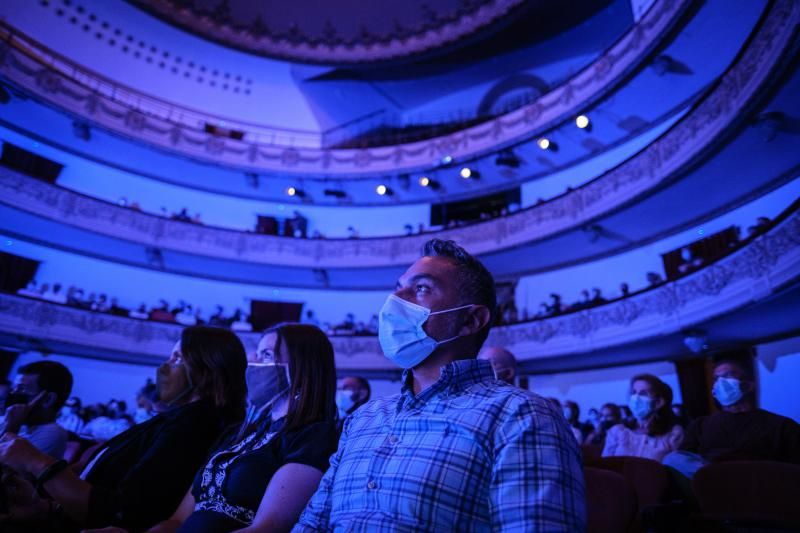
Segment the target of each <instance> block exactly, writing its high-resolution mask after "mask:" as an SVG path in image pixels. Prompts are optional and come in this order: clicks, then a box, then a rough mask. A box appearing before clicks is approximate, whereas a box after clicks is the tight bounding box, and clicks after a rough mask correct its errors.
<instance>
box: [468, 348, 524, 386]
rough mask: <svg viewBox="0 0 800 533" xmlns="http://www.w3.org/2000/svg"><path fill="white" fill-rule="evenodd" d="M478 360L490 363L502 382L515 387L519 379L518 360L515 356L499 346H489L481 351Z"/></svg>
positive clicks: (495, 374)
mask: <svg viewBox="0 0 800 533" xmlns="http://www.w3.org/2000/svg"><path fill="white" fill-rule="evenodd" d="M478 359H481V360H485V361H489V363H491V365H492V370H493V371H494V376H495V377H496V378H497V379H499V380H500V381H505V382H506V383H508V384H509V385H514V380H515V379H516V377H517V358H516V357H514V354H513V353H511V352H509V351H508V350H506V349H505V348H500V347H499V346H488V347H486V348H484V349H483V350H481V352H480V353H479V354H478Z"/></svg>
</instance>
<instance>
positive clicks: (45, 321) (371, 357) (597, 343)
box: [0, 202, 800, 376]
mask: <svg viewBox="0 0 800 533" xmlns="http://www.w3.org/2000/svg"><path fill="white" fill-rule="evenodd" d="M798 280H800V202H795V204H794V206H792V208H791V209H789V210H788V211H787V212H786V213H785V214H784V215H782V216H781V217H780V218H779V219H778V220H777V221H776V222H775V223H774V225H773V226H772V227H771V228H770V229H769V230H768V231H767V232H766V233H764V234H761V235H759V236H757V237H755V238H753V239H752V240H751V241H749V242H747V243H745V244H744V245H743V246H742V247H740V248H739V249H737V250H735V251H733V252H732V253H730V254H729V255H727V256H725V257H723V258H721V259H719V260H718V261H716V262H714V263H711V264H709V265H708V266H706V267H704V268H702V269H700V270H697V271H695V272H693V273H692V274H689V275H687V276H685V277H683V278H680V279H678V280H675V281H671V282H668V283H665V284H663V285H661V286H658V287H655V288H652V289H649V290H646V291H643V292H640V293H636V294H633V295H631V296H629V297H627V298H623V299H620V300H615V301H613V302H609V303H607V304H604V305H600V306H597V307H594V308H591V309H587V310H583V311H578V312H575V313H570V314H566V315H561V316H557V317H552V318H545V319H538V320H533V321H530V322H524V323H520V324H515V325H509V326H501V327H496V328H494V329H493V330H492V332H491V333H490V336H489V340H488V341H487V342H488V344H489V345H494V346H506V347H508V348H509V349H510V350H511V351H513V352H514V353H515V354H516V355H517V357H518V358H519V359H521V360H523V361H525V360H528V361H530V360H534V359H537V358H545V357H547V358H549V357H557V356H563V357H579V356H580V355H581V354H585V353H588V352H591V351H593V350H598V349H601V348H606V347H612V346H619V345H624V344H628V343H632V342H636V341H642V340H646V339H648V338H653V337H659V336H663V335H668V334H670V333H675V332H678V331H681V330H682V329H684V328H687V327H691V326H693V325H695V324H699V323H702V322H704V321H707V320H710V319H713V318H716V317H720V316H725V315H729V314H731V313H734V312H735V311H736V310H738V309H740V308H743V307H747V306H749V305H750V304H752V303H754V302H757V301H760V300H764V299H766V298H768V297H770V296H771V295H773V294H775V293H777V292H778V291H780V290H782V289H783V288H785V287H788V286H790V285H791V284H795V283H797V282H798ZM179 331H180V326H177V325H171V324H163V323H157V322H150V321H142V320H136V319H132V318H122V317H116V316H112V315H108V314H103V313H96V312H92V311H83V310H79V309H75V308H72V307H67V306H64V305H59V304H54V303H49V302H44V301H40V300H33V299H29V298H24V297H20V296H13V295H8V294H0V339H1V340H2V341H3V342H4V343H5V344H12V345H17V346H19V347H20V348H23V349H39V350H50V351H56V352H64V353H74V354H79V355H81V354H84V355H91V356H93V357H104V358H107V359H111V360H118V361H129V362H130V361H135V362H140V363H150V364H156V363H158V362H160V361H162V360H163V358H164V357H166V356H167V354H168V353H169V350H170V349H171V346H172V344H173V343H174V341H175V339H176V338H177V337H178V335H179ZM241 336H242V339H243V341H244V342H245V345H246V346H247V347H248V349H249V350H253V349H254V348H255V345H256V343H257V341H258V334H256V333H248V334H243V335H241ZM332 342H333V345H334V349H335V352H336V364H337V367H338V369H339V370H340V372H349V371H358V372H362V373H366V374H371V375H384V376H396V375H397V369H396V368H394V367H393V366H392V365H391V364H390V363H389V361H388V360H386V359H385V358H384V357H383V356H382V354H381V353H380V348H379V346H378V342H377V340H376V339H375V337H333V338H332ZM98 354H99V355H98Z"/></svg>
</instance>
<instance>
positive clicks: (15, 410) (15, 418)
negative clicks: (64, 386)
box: [6, 391, 45, 433]
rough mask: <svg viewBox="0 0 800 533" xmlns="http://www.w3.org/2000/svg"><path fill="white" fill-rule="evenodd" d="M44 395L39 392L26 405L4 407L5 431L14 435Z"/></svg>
mask: <svg viewBox="0 0 800 533" xmlns="http://www.w3.org/2000/svg"><path fill="white" fill-rule="evenodd" d="M44 393H45V391H42V392H40V393H39V394H37V395H36V396H34V397H33V398H31V400H30V401H29V402H28V403H18V404H14V405H10V406H8V407H6V431H11V432H14V433H16V432H17V431H19V428H20V426H22V424H24V423H25V421H26V420H27V419H28V415H30V414H31V411H33V408H34V407H36V404H37V403H38V402H39V400H41V399H42V397H44Z"/></svg>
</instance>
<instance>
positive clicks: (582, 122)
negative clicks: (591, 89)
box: [575, 115, 590, 130]
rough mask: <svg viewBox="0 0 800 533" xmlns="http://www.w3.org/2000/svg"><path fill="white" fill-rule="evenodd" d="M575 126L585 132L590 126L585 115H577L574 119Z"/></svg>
mask: <svg viewBox="0 0 800 533" xmlns="http://www.w3.org/2000/svg"><path fill="white" fill-rule="evenodd" d="M575 125H576V126H578V127H579V128H580V129H582V130H585V129H586V128H588V127H589V125H590V122H589V117H587V116H586V115H578V116H577V117H576V118H575Z"/></svg>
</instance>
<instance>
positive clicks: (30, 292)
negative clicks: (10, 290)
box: [17, 279, 39, 298]
mask: <svg viewBox="0 0 800 533" xmlns="http://www.w3.org/2000/svg"><path fill="white" fill-rule="evenodd" d="M17 294H19V295H20V296H28V297H32V298H38V297H39V291H38V290H37V288H36V280H35V279H32V280H30V281H29V282H28V284H27V285H26V286H25V287H23V288H21V289H19V290H17Z"/></svg>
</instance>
